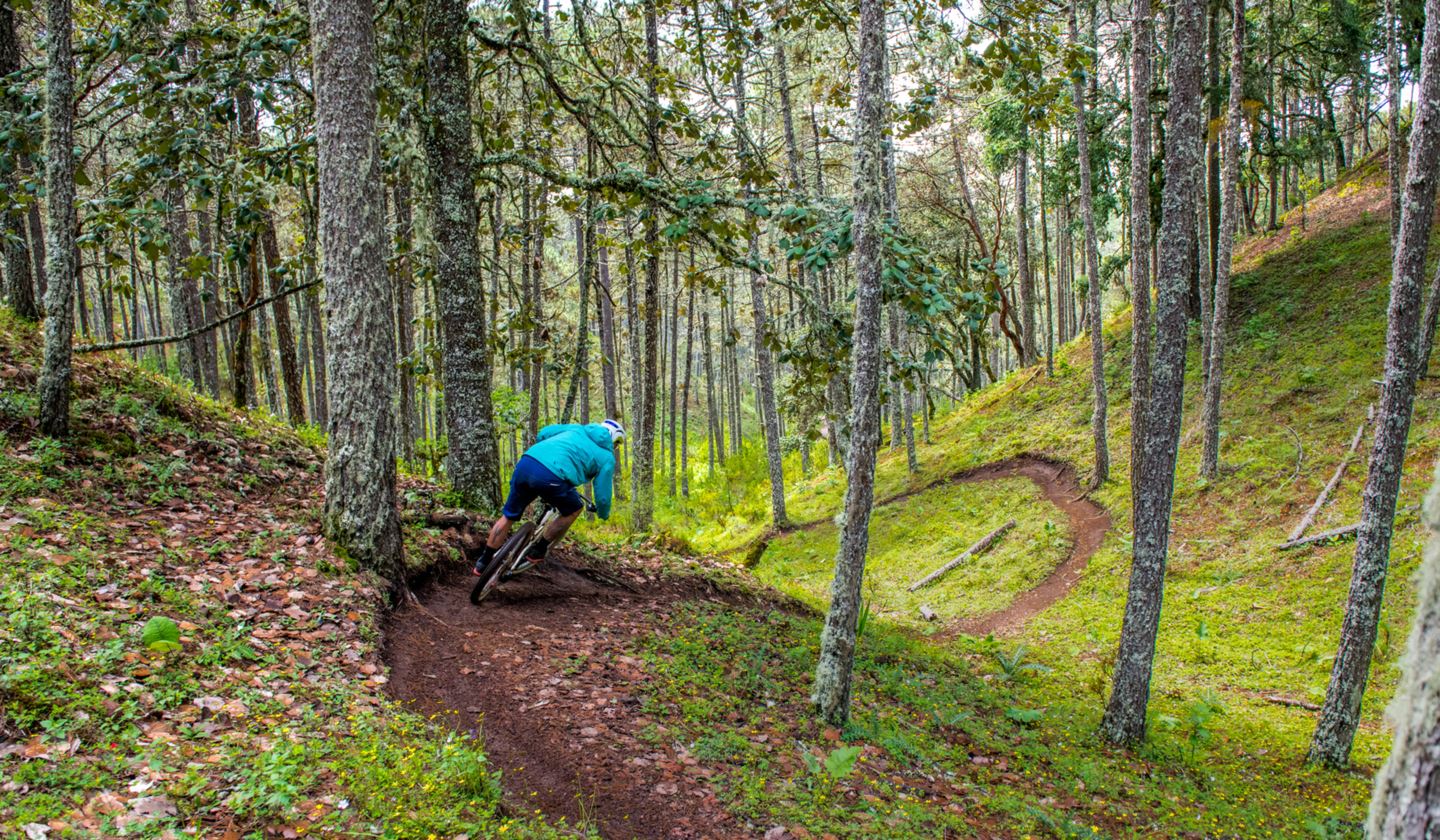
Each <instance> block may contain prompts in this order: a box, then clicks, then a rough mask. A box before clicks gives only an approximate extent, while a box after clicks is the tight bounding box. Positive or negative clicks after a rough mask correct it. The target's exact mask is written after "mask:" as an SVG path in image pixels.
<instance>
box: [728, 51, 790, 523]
mask: <svg viewBox="0 0 1440 840" xmlns="http://www.w3.org/2000/svg"><path fill="white" fill-rule="evenodd" d="M748 131H749V130H748V128H747V126H746V122H745V71H744V69H743V62H742V65H741V68H740V69H738V70H736V72H735V145H736V156H737V157H738V158H739V159H740V160H741V161H745V162H749V165H753V166H756V167H760V166H763V161H751V159H752V158H753V157H754V155H755V153H756V151H757V150H756V149H754V148H753V147H752V146H751V144H750V140H749V133H748ZM743 168H745V167H744V166H743V165H742V169H743ZM754 194H755V193H754V188H753V187H752V186H751V185H750V184H749V182H747V183H746V185H745V196H746V199H747V200H752V199H753V198H754ZM751 221H752V223H755V224H758V221H757V220H753V219H752V220H751ZM748 242H749V246H748V251H747V257H748V259H749V261H750V304H751V311H752V313H753V314H754V320H755V375H756V376H755V378H756V379H757V380H758V384H759V387H758V388H757V389H756V394H755V398H756V402H757V403H759V405H758V406H757V408H758V409H759V413H760V424H761V429H762V431H763V432H764V435H765V464H766V467H767V468H768V469H769V475H770V517H771V521H772V522H773V524H774V525H775V527H777V528H778V527H783V526H784V525H785V524H786V522H787V521H788V517H787V516H786V514H785V469H784V457H785V455H784V450H783V449H782V446H781V441H780V409H779V406H778V404H777V402H776V397H775V361H774V359H773V358H772V356H771V354H770V342H771V338H770V316H769V313H768V312H767V309H766V303H765V287H766V278H765V275H764V274H763V273H762V272H761V271H760V269H759V267H758V266H759V263H760V234H759V232H758V231H757V230H756V229H755V228H754V227H753V226H752V227H751V228H750V232H749V238H748Z"/></svg>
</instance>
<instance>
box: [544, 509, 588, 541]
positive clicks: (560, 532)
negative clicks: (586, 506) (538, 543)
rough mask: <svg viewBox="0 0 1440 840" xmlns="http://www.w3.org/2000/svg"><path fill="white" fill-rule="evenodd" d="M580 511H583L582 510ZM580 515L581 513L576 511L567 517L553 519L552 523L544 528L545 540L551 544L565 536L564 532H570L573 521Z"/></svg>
mask: <svg viewBox="0 0 1440 840" xmlns="http://www.w3.org/2000/svg"><path fill="white" fill-rule="evenodd" d="M581 510H583V508H582V509H581ZM580 513H581V511H579V510H577V511H575V512H574V513H572V514H570V515H569V516H557V517H555V520H554V521H553V522H551V523H550V524H549V525H546V526H545V539H547V540H549V541H550V542H552V543H553V542H555V541H556V540H558V539H560V538H561V537H563V536H565V532H566V531H568V530H570V526H571V525H574V524H575V520H577V519H579V518H580Z"/></svg>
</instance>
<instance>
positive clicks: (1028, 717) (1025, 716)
mask: <svg viewBox="0 0 1440 840" xmlns="http://www.w3.org/2000/svg"><path fill="white" fill-rule="evenodd" d="M1005 717H1007V718H1010V719H1011V720H1013V721H1015V722H1016V723H1018V724H1020V725H1021V726H1031V725H1033V724H1036V723H1039V722H1040V719H1041V718H1043V717H1045V712H1043V711H1041V710H1040V709H1021V708H1019V707H1016V706H1011V707H1010V708H1008V709H1006V710H1005Z"/></svg>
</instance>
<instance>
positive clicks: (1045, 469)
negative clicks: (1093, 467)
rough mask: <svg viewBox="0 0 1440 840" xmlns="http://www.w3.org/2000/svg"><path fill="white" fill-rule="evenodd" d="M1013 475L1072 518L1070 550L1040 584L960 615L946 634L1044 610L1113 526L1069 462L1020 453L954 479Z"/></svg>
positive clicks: (991, 629) (981, 629)
mask: <svg viewBox="0 0 1440 840" xmlns="http://www.w3.org/2000/svg"><path fill="white" fill-rule="evenodd" d="M1015 476H1024V477H1025V478H1028V479H1030V480H1031V481H1033V482H1035V484H1036V486H1038V487H1039V488H1040V492H1041V494H1043V495H1044V496H1045V499H1046V501H1048V502H1050V503H1051V504H1052V505H1054V506H1055V507H1057V508H1059V509H1060V510H1061V512H1063V513H1064V514H1065V516H1066V517H1068V518H1069V520H1070V533H1071V536H1072V537H1073V539H1074V543H1073V544H1072V545H1071V546H1070V554H1069V555H1067V556H1066V557H1065V560H1064V561H1063V562H1061V563H1060V565H1059V566H1056V567H1055V570H1054V571H1052V572H1051V573H1050V574H1049V575H1047V576H1046V577H1045V579H1044V580H1042V581H1040V583H1039V584H1038V585H1037V586H1035V587H1033V588H1031V589H1027V590H1026V591H1024V592H1022V593H1020V594H1019V595H1017V596H1016V597H1015V600H1014V601H1011V602H1010V606H1008V607H1006V608H1005V609H1003V610H1000V611H998V612H993V613H990V614H989V615H983V616H978V617H976V618H967V619H963V620H961V621H957V622H955V623H953V624H951V625H950V626H949V627H947V628H946V629H945V632H944V633H942V634H941V637H942V638H948V637H952V636H955V635H956V634H959V633H968V634H970V635H973V636H983V635H986V634H987V633H1003V632H1005V631H1007V630H1015V629H1018V628H1020V627H1023V626H1024V625H1025V623H1026V622H1027V621H1029V620H1030V619H1031V618H1033V617H1034V616H1035V615H1036V614H1037V613H1039V612H1040V611H1041V610H1043V609H1045V608H1046V607H1048V606H1050V605H1051V604H1053V603H1055V602H1056V601H1059V600H1060V599H1061V598H1064V597H1065V596H1066V595H1068V594H1069V593H1070V589H1071V587H1073V586H1074V585H1075V583H1076V581H1078V580H1080V575H1081V574H1082V573H1084V571H1085V566H1086V565H1088V564H1089V563H1090V558H1091V556H1093V555H1094V554H1095V551H1096V550H1097V549H1099V548H1100V543H1101V542H1102V541H1103V540H1104V539H1105V533H1106V532H1107V531H1109V530H1110V513H1109V511H1107V510H1105V508H1104V507H1102V506H1101V505H1100V504H1099V503H1097V502H1094V501H1092V500H1091V499H1090V498H1089V497H1088V496H1086V495H1084V494H1085V491H1084V489H1082V488H1081V486H1080V481H1079V479H1078V478H1077V477H1076V475H1075V468H1074V467H1072V466H1070V465H1069V464H1065V463H1060V462H1056V461H1049V460H1045V459H1042V458H1036V457H1028V456H1022V457H1018V458H1012V459H1010V460H1008V461H1000V462H998V463H994V464H988V465H986V466H984V467H981V468H979V469H977V470H972V471H969V472H966V473H963V474H961V475H959V476H957V477H955V478H954V479H952V481H954V482H963V483H966V484H969V483H972V482H976V481H992V480H994V479H997V478H1013V477H1015Z"/></svg>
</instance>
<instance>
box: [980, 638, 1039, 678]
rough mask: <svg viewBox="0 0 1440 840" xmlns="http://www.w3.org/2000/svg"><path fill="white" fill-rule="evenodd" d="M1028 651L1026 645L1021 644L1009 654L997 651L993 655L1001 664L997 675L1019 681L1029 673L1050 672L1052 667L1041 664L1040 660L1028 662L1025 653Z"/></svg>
mask: <svg viewBox="0 0 1440 840" xmlns="http://www.w3.org/2000/svg"><path fill="white" fill-rule="evenodd" d="M1027 652H1028V651H1026V649H1025V646H1024V645H1019V646H1018V647H1016V648H1015V650H1014V651H1013V652H1011V653H1008V654H1007V653H1005V651H1003V650H997V651H995V652H994V654H992V655H993V656H994V657H995V662H996V663H997V664H998V665H999V666H1000V673H999V674H997V675H996V676H998V677H999V678H1000V679H1001V680H1004V681H1006V682H1009V681H1011V680H1017V681H1018V680H1019V679H1020V678H1021V677H1023V676H1024V675H1025V674H1027V673H1028V674H1045V673H1049V671H1050V668H1049V666H1047V665H1041V664H1040V663H1039V662H1026V661H1025V654H1026V653H1027Z"/></svg>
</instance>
